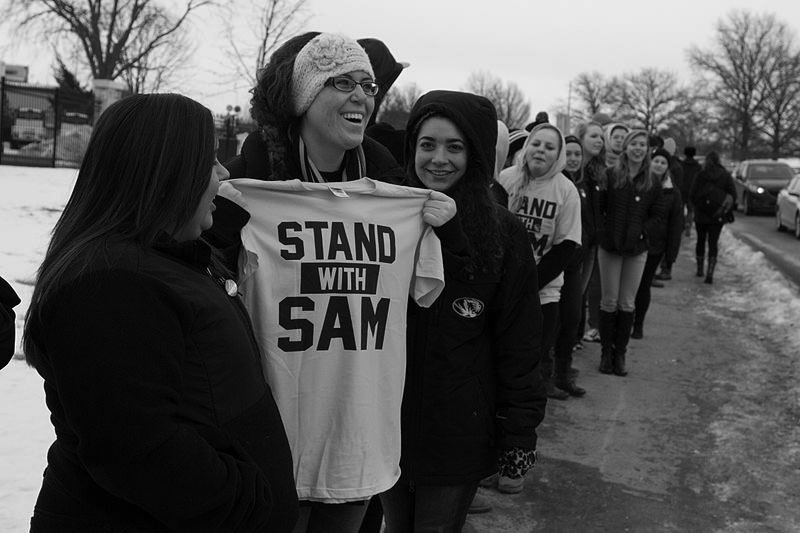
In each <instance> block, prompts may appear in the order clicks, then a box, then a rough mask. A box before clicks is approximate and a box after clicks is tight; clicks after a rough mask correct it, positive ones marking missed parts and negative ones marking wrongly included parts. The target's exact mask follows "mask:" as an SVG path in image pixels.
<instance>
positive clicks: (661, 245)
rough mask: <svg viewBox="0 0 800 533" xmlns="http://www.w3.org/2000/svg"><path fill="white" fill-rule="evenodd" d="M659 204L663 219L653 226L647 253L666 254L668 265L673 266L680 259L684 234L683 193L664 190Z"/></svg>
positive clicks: (674, 190) (668, 189) (674, 189)
mask: <svg viewBox="0 0 800 533" xmlns="http://www.w3.org/2000/svg"><path fill="white" fill-rule="evenodd" d="M659 202H660V203H661V211H662V212H663V218H661V219H660V220H661V222H660V223H659V224H656V225H655V226H653V229H652V230H651V231H652V232H651V233H650V234H648V239H647V241H648V249H647V251H648V253H650V254H664V258H665V259H666V261H667V263H669V264H672V263H674V262H675V259H676V258H677V257H678V251H679V250H680V247H681V235H682V233H683V199H682V198H681V192H680V191H679V190H678V189H676V188H675V187H670V188H662V189H661V197H660V198H659Z"/></svg>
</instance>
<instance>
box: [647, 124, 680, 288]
mask: <svg viewBox="0 0 800 533" xmlns="http://www.w3.org/2000/svg"><path fill="white" fill-rule="evenodd" d="M676 150H677V145H676V144H675V139H673V138H672V137H667V138H666V139H664V151H665V152H666V153H667V154H668V155H669V174H670V182H671V183H672V186H673V187H675V188H676V189H677V190H678V191H679V192H680V193H681V197H683V196H684V194H685V193H684V190H686V187H685V185H684V183H683V181H684V180H683V165H681V162H680V161H678V158H676V157H675V151H676ZM687 192H688V191H687ZM678 239H679V240H678V246H679V247H680V235H678ZM676 258H677V256H676V257H672V258H670V255H669V254H666V255H664V258H663V259H662V262H661V270H660V271H659V272H658V273H657V274H656V275H655V276H654V277H653V279H654V280H658V281H669V280H671V279H672V263H674V262H675V259H676Z"/></svg>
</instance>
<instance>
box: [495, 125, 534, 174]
mask: <svg viewBox="0 0 800 533" xmlns="http://www.w3.org/2000/svg"><path fill="white" fill-rule="evenodd" d="M528 133H530V132H528V130H525V129H521V130H519V129H517V130H511V131H509V132H508V155H507V156H506V160H505V162H504V163H503V168H502V169H501V170H503V169H506V168H508V167H510V166H513V165H516V164H517V157H518V156H520V155H522V152H520V150H521V149H522V147H523V146H524V145H525V139H527V138H528Z"/></svg>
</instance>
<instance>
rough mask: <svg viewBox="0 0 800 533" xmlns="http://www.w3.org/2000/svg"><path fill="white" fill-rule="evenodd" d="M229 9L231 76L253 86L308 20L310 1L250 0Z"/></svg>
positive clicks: (226, 35)
mask: <svg viewBox="0 0 800 533" xmlns="http://www.w3.org/2000/svg"><path fill="white" fill-rule="evenodd" d="M243 4H244V5H243ZM225 9H226V12H225V16H224V17H223V20H224V27H223V34H224V39H225V47H224V52H225V57H226V58H227V60H228V63H227V66H228V67H229V70H230V74H231V77H233V78H234V79H236V80H244V81H246V82H247V84H248V85H249V86H250V87H253V86H255V84H256V79H257V78H256V73H257V72H258V70H259V69H260V68H263V67H264V65H266V63H267V61H268V60H269V58H270V56H271V55H272V52H273V51H274V50H275V49H276V48H277V47H278V46H279V45H280V44H282V43H283V41H284V40H286V39H287V38H289V37H291V36H292V35H294V34H295V33H296V32H297V31H298V30H299V28H301V27H302V26H304V25H305V23H306V22H307V21H308V16H307V15H306V0H246V1H243V2H238V3H237V4H236V5H229V6H228V7H227V8H225Z"/></svg>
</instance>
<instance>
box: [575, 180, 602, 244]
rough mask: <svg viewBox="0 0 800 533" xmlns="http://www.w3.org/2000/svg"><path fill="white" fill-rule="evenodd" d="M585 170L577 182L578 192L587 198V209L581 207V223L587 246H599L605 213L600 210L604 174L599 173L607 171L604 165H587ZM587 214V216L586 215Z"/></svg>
mask: <svg viewBox="0 0 800 533" xmlns="http://www.w3.org/2000/svg"><path fill="white" fill-rule="evenodd" d="M581 172H583V179H582V180H581V182H580V183H577V184H576V186H577V187H578V192H579V193H580V194H581V197H582V200H581V203H583V198H586V210H585V211H584V210H583V209H581V225H582V227H583V231H584V233H585V239H583V240H585V241H586V245H587V246H597V245H598V244H600V242H601V241H602V238H603V215H602V213H601V210H600V195H601V194H600V193H601V190H602V186H601V183H600V182H601V180H602V179H603V176H602V175H598V173H604V172H606V167H605V166H604V165H596V166H595V165H593V166H589V165H587V166H586V167H585V168H584V169H583V170H582V171H581ZM584 215H585V216H584Z"/></svg>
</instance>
